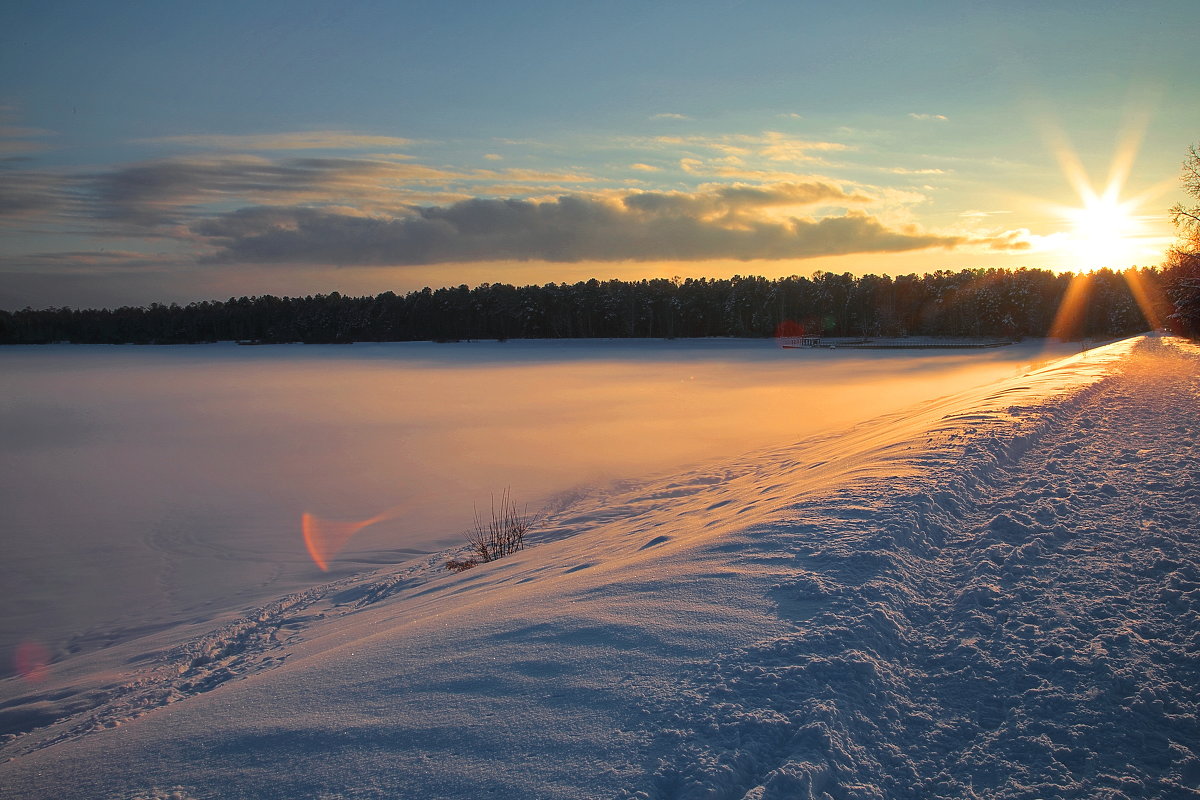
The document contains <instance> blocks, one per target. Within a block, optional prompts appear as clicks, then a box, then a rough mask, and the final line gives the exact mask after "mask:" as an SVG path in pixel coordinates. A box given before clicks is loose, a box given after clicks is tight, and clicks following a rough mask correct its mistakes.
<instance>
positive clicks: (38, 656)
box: [13, 642, 50, 683]
mask: <svg viewBox="0 0 1200 800" xmlns="http://www.w3.org/2000/svg"><path fill="white" fill-rule="evenodd" d="M13 667H14V668H15V669H16V671H17V674H18V675H20V676H21V677H22V678H23V679H24V680H26V681H28V682H29V683H41V682H42V681H44V680H46V678H49V677H50V651H49V650H47V649H46V646H45V645H43V644H39V643H38V642H21V643H20V644H19V645H17V652H16V653H15V654H14V655H13Z"/></svg>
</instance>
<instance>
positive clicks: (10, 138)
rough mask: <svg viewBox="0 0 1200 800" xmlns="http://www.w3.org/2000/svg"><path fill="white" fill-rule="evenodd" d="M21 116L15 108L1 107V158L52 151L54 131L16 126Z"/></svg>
mask: <svg viewBox="0 0 1200 800" xmlns="http://www.w3.org/2000/svg"><path fill="white" fill-rule="evenodd" d="M19 117H20V115H19V113H18V111H17V109H16V108H15V107H13V106H5V105H0V158H6V157H12V156H22V155H26V154H28V153H37V152H41V151H43V150H48V149H50V144H49V142H47V141H46V139H49V138H51V137H53V136H54V132H53V131H47V130H42V129H41V128H27V127H23V126H21V125H18V124H16V123H17V121H18V119H19Z"/></svg>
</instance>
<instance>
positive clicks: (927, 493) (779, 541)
mask: <svg viewBox="0 0 1200 800" xmlns="http://www.w3.org/2000/svg"><path fill="white" fill-rule="evenodd" d="M1197 364H1198V362H1197V359H1196V356H1195V353H1194V352H1192V353H1188V354H1185V353H1183V352H1181V347H1180V346H1179V345H1174V346H1172V345H1168V344H1162V343H1159V342H1157V341H1155V340H1151V341H1149V342H1148V343H1146V344H1144V345H1142V346H1141V348H1140V350H1139V351H1138V352H1137V357H1136V358H1132V359H1129V360H1128V361H1127V362H1126V364H1125V368H1124V371H1123V372H1122V373H1121V374H1119V375H1114V376H1112V377H1110V378H1108V379H1106V380H1103V381H1101V382H1098V383H1094V384H1092V385H1091V386H1089V387H1087V388H1085V389H1083V390H1081V391H1078V392H1076V393H1074V394H1073V395H1071V396H1069V397H1068V398H1066V399H1064V400H1061V401H1060V402H1058V403H1056V404H1051V405H1049V406H1046V407H1043V408H1041V409H1037V413H1036V414H1035V415H1034V418H1033V419H1032V420H1029V419H1028V418H1027V417H1026V414H1027V412H1028V411H1029V409H1021V408H1010V409H1009V413H1010V416H1012V417H1013V418H1014V421H1013V422H1012V424H1010V425H1008V426H1005V427H998V426H994V427H993V428H992V429H991V430H988V431H985V432H983V433H982V434H981V433H980V432H979V431H975V432H974V438H972V440H971V441H970V443H969V444H968V445H967V446H966V447H965V448H963V450H962V451H961V454H960V456H959V458H958V459H957V460H956V462H955V463H953V464H952V465H944V466H942V467H940V468H937V469H934V470H933V471H932V472H931V473H929V474H928V475H925V476H918V477H916V478H914V479H909V480H907V481H904V482H903V483H902V484H901V485H888V483H889V482H888V481H887V480H881V479H874V480H872V481H868V482H866V483H865V484H862V485H858V486H855V487H854V488H853V491H848V490H840V491H835V492H833V493H831V494H828V495H824V496H821V497H817V498H814V499H812V500H811V501H805V502H802V503H800V504H798V505H797V506H796V507H795V509H794V516H793V517H792V519H790V520H788V521H786V522H783V521H781V522H776V523H773V524H767V525H764V526H763V527H762V528H761V530H759V531H756V536H757V537H760V538H761V540H762V541H763V545H762V546H763V549H764V550H766V549H775V550H784V551H786V552H790V553H793V554H794V555H795V566H794V567H793V573H794V574H793V576H792V577H791V578H790V579H788V580H786V581H783V582H781V583H779V585H778V586H777V588H776V591H777V593H778V596H779V601H780V610H781V614H784V615H787V616H790V617H791V619H792V621H793V623H794V625H795V631H794V632H793V633H791V634H789V635H785V636H780V637H776V638H771V639H768V640H764V641H761V642H758V643H756V644H754V645H752V646H750V647H745V648H741V649H738V650H736V651H734V652H730V653H727V654H724V655H722V656H720V657H718V658H716V659H715V660H714V661H713V662H712V663H711V664H710V665H709V667H708V669H707V671H706V673H705V674H704V675H703V676H702V677H701V678H699V679H697V680H696V681H695V682H694V684H693V685H691V686H689V687H688V688H687V690H686V691H685V692H682V693H681V701H682V704H681V706H680V708H679V709H678V711H677V712H676V714H675V715H674V720H673V724H672V725H670V726H669V727H668V729H667V730H664V731H663V732H662V733H661V735H660V736H659V737H658V741H657V742H656V752H657V762H656V763H655V764H654V766H653V784H652V786H651V787H649V788H647V789H645V790H642V791H637V792H635V793H633V794H631V795H629V796H631V797H636V798H680V799H681V800H682V799H683V798H689V799H690V798H755V799H758V798H764V799H765V798H785V797H786V798H839V799H841V798H845V799H846V800H850V799H851V798H854V799H855V800H858V799H859V798H862V799H864V800H865V799H866V798H873V799H874V798H880V799H881V798H973V799H974V798H979V800H982V798H1032V797H1044V798H1066V797H1089V798H1096V797H1112V798H1117V797H1130V796H1150V797H1200V791H1197V790H1196V788H1195V787H1196V786H1197V784H1198V783H1200V724H1198V723H1197V711H1200V633H1197V632H1196V631H1197V630H1200V628H1198V627H1197V622H1198V621H1200V617H1198V612H1200V563H1198V558H1197V548H1196V544H1197V542H1196V538H1197V535H1198V533H1200V531H1198V529H1197V523H1196V519H1197V512H1198V511H1200V471H1198V467H1197V465H1198V464H1200V459H1198V458H1197V457H1198V456H1200V449H1198V448H1197V445H1196V441H1197V434H1198V433H1200V414H1198V413H1197V408H1198V406H1200V404H1198V403H1197V394H1198V392H1197V390H1198V388H1200V383H1198V380H1200V371H1198V368H1197Z"/></svg>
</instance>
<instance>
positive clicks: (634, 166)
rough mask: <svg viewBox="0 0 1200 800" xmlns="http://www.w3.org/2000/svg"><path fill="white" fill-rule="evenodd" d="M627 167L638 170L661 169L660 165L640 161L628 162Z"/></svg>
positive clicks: (653, 170)
mask: <svg viewBox="0 0 1200 800" xmlns="http://www.w3.org/2000/svg"><path fill="white" fill-rule="evenodd" d="M629 168H630V169H632V170H637V171H638V172H660V171H661V170H662V167H655V166H653V165H651V164H642V163H640V162H639V163H637V164H630V165H629Z"/></svg>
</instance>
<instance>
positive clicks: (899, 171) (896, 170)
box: [887, 167, 949, 175]
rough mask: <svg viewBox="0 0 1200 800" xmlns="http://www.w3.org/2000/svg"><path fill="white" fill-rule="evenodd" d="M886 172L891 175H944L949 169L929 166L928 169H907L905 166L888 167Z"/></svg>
mask: <svg viewBox="0 0 1200 800" xmlns="http://www.w3.org/2000/svg"><path fill="white" fill-rule="evenodd" d="M887 172H890V173H892V174H893V175H945V174H947V173H948V172H949V170H944V169H937V168H933V167H931V168H929V169H908V168H906V167H890V168H889V169H888V170H887Z"/></svg>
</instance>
